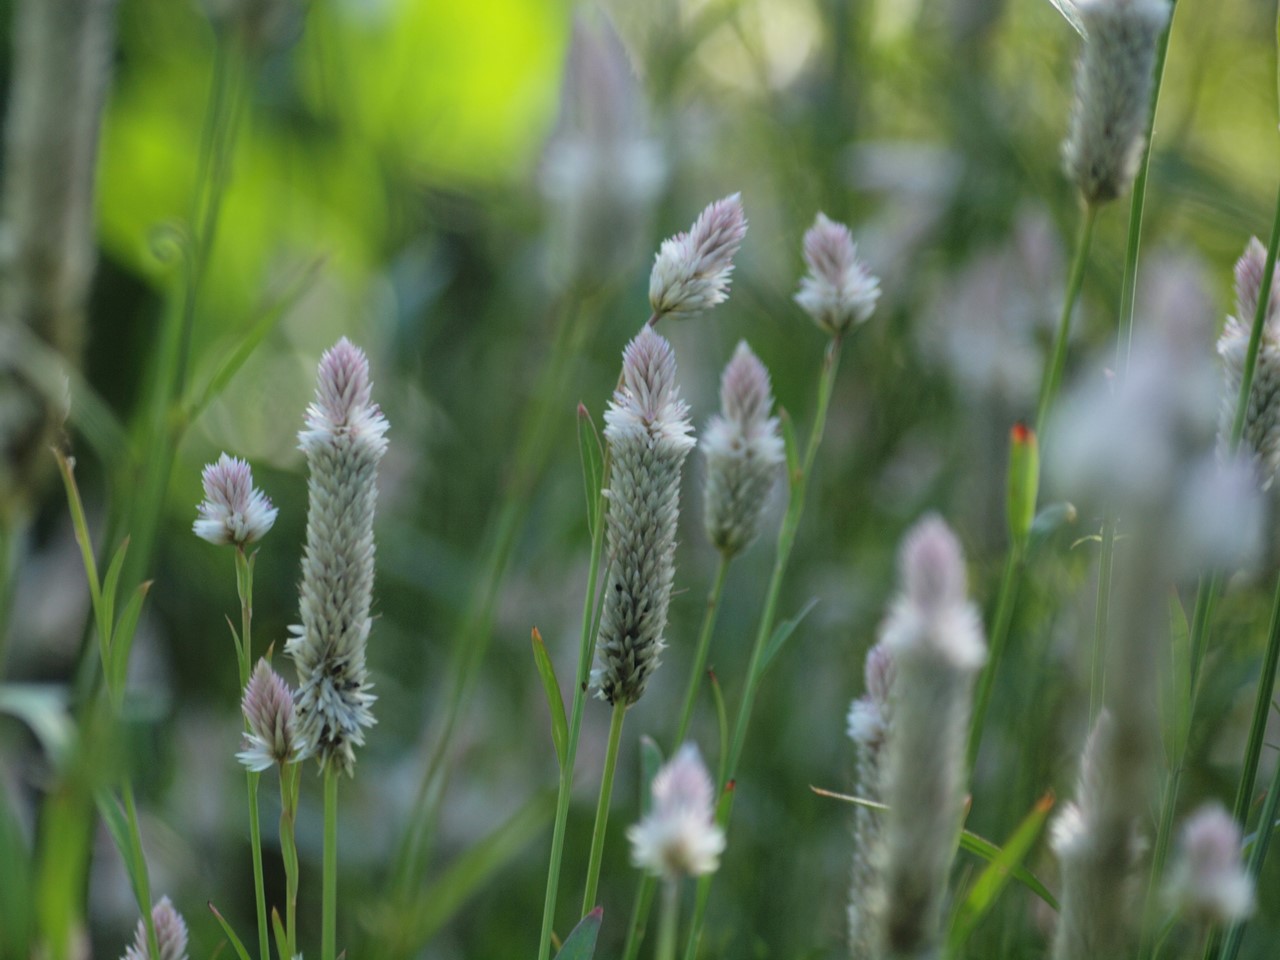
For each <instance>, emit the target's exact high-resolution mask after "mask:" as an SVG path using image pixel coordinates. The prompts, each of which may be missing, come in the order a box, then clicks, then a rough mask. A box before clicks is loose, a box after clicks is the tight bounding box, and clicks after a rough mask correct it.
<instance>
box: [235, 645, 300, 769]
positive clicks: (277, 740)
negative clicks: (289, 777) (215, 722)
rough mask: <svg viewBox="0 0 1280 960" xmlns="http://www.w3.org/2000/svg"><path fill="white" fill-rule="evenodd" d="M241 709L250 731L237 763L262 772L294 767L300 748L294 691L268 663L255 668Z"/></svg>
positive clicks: (259, 662) (237, 757) (247, 733)
mask: <svg viewBox="0 0 1280 960" xmlns="http://www.w3.org/2000/svg"><path fill="white" fill-rule="evenodd" d="M240 706H241V709H242V710H243V711H244V717H245V720H246V721H247V723H248V727H249V729H248V730H247V731H245V734H244V743H245V748H244V750H242V751H241V752H240V753H237V754H236V759H237V760H239V761H240V762H241V763H243V764H244V765H245V766H246V767H248V768H249V769H250V770H258V771H262V770H266V769H267V768H269V767H271V766H272V765H274V764H277V763H278V764H281V765H283V764H286V763H292V762H293V761H294V760H295V759H296V758H297V754H298V748H299V744H298V736H297V732H296V731H295V730H294V719H293V691H292V690H290V689H289V685H288V684H286V683H285V682H284V680H283V679H281V677H280V675H279V674H278V673H276V672H275V671H274V670H272V669H271V665H270V664H269V663H267V661H266V660H265V659H263V660H259V661H258V665H257V667H255V668H254V671H253V676H252V677H250V678H249V684H248V686H246V687H245V691H244V700H243V701H241V704H240Z"/></svg>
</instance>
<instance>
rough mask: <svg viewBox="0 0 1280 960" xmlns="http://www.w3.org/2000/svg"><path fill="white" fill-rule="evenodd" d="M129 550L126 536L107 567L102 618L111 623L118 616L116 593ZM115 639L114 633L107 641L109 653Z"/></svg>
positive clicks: (104, 580) (103, 586) (103, 590)
mask: <svg viewBox="0 0 1280 960" xmlns="http://www.w3.org/2000/svg"><path fill="white" fill-rule="evenodd" d="M128 552H129V538H128V537H125V538H124V539H123V540H121V541H120V546H119V547H117V548H116V555H115V556H114V557H112V558H111V565H110V566H108V567H107V575H106V577H105V578H104V579H103V581H102V604H103V606H104V608H105V610H104V612H103V615H102V619H103V620H105V621H106V622H107V623H111V622H112V621H113V620H115V618H116V594H117V593H118V592H119V590H120V571H121V570H123V569H124V557H125V554H126V553H128ZM114 640H115V634H114V633H113V634H112V635H111V637H110V638H109V639H108V641H107V653H108V655H110V653H111V643H112V641H114Z"/></svg>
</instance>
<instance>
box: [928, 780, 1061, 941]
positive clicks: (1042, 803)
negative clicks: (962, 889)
mask: <svg viewBox="0 0 1280 960" xmlns="http://www.w3.org/2000/svg"><path fill="white" fill-rule="evenodd" d="M1052 809H1053V794H1051V793H1047V794H1045V795H1044V796H1043V797H1041V798H1040V800H1039V801H1038V802H1037V803H1036V805H1035V806H1034V807H1032V809H1031V812H1030V813H1028V814H1027V816H1026V817H1025V818H1023V821H1022V823H1020V824H1019V825H1018V828H1017V829H1016V830H1015V831H1014V832H1013V836H1011V837H1010V838H1009V839H1008V840H1007V841H1006V842H1005V845H1004V848H1003V849H1002V850H1000V852H999V853H998V854H997V856H996V858H995V859H994V860H992V861H991V862H990V863H988V864H987V866H986V868H985V869H984V870H983V871H982V873H981V874H979V876H978V879H977V881H975V882H974V884H973V887H972V888H970V890H969V893H968V896H966V897H965V899H964V901H963V902H962V903H961V904H960V906H959V907H958V908H957V909H956V912H955V914H954V915H953V916H952V918H951V931H950V934H949V935H948V942H949V944H950V947H951V952H952V953H953V954H955V955H958V954H959V951H960V948H961V947H963V946H964V944H965V943H966V942H967V941H968V939H969V936H970V934H972V933H973V931H974V929H975V928H976V927H977V925H978V923H979V922H980V921H981V920H982V918H983V917H984V916H986V915H987V913H988V912H989V911H990V910H991V907H992V906H993V905H994V904H995V902H996V899H997V898H998V897H999V896H1000V894H1001V892H1002V891H1003V890H1004V888H1005V887H1006V886H1007V885H1008V883H1009V880H1010V879H1011V878H1012V876H1013V871H1014V869H1015V868H1016V867H1019V866H1021V865H1022V862H1023V861H1024V860H1025V859H1026V857H1027V854H1028V853H1030V851H1031V848H1032V846H1033V845H1034V844H1035V842H1036V840H1037V839H1038V838H1039V836H1040V832H1041V831H1042V830H1043V829H1044V824H1045V821H1046V820H1047V819H1048V817H1049V811H1050V810H1052Z"/></svg>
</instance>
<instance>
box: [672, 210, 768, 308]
mask: <svg viewBox="0 0 1280 960" xmlns="http://www.w3.org/2000/svg"><path fill="white" fill-rule="evenodd" d="M746 235H747V217H746V214H745V213H744V212H743V209H742V194H740V193H735V194H731V195H730V196H727V197H725V198H724V199H723V200H717V201H716V202H715V203H713V204H711V205H710V206H709V207H707V208H706V209H705V210H703V211H702V213H701V214H700V215H699V216H698V219H697V220H696V221H694V224H693V226H692V227H690V228H689V232H688V233H677V234H676V235H675V236H674V237H671V238H670V239H667V240H664V241H662V246H661V247H660V248H659V249H658V254H657V256H656V257H655V258H654V261H653V271H652V272H651V273H650V274H649V305H650V307H652V308H653V314H654V316H655V317H665V316H669V315H680V314H683V315H685V316H692V315H694V314H696V313H701V312H702V311H703V310H708V309H710V308H711V307H714V306H715V305H716V304H717V303H723V302H724V301H725V300H726V299H727V298H728V296H729V275H730V274H731V273H732V272H733V255H734V254H735V253H737V252H738V247H740V246H741V245H742V238H743V237H745V236H746Z"/></svg>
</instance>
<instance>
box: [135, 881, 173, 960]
mask: <svg viewBox="0 0 1280 960" xmlns="http://www.w3.org/2000/svg"><path fill="white" fill-rule="evenodd" d="M151 922H152V923H153V924H154V925H155V928H156V946H157V947H158V948H159V950H160V956H159V957H155V958H153V957H152V956H151V950H150V948H149V947H148V945H147V925H146V924H145V923H144V922H143V921H142V920H139V921H138V926H137V927H136V928H135V929H134V932H133V945H132V946H129V947H126V948H125V951H124V957H123V958H122V960H187V924H186V921H185V920H183V919H182V914H180V913H178V911H177V910H175V909H174V907H173V904H172V903H171V902H170V901H169V898H168V897H161V898H160V899H159V900H157V901H156V903H155V905H154V906H153V907H152V908H151Z"/></svg>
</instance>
